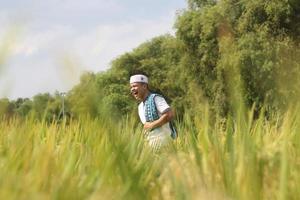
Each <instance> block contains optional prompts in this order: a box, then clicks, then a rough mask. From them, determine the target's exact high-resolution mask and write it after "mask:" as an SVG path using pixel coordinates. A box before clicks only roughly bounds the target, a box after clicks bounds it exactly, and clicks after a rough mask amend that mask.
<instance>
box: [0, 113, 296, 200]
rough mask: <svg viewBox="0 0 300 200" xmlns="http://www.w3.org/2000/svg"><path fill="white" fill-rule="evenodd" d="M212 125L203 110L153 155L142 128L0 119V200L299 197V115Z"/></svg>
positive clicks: (248, 116)
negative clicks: (171, 141) (169, 145)
mask: <svg viewBox="0 0 300 200" xmlns="http://www.w3.org/2000/svg"><path fill="white" fill-rule="evenodd" d="M252 115H253V114H252V112H251V111H247V112H244V113H240V114H239V115H236V117H235V118H230V119H228V120H227V122H226V124H224V125H223V126H219V125H216V124H219V123H215V124H211V123H210V121H209V120H208V119H209V112H208V110H206V112H204V113H202V114H201V115H199V116H196V117H191V115H188V114H186V115H185V117H184V119H183V120H181V121H180V122H177V127H178V132H179V138H178V139H177V140H176V141H174V142H173V145H172V146H171V147H169V148H168V149H163V150H161V151H160V152H156V153H154V152H152V151H151V149H149V148H148V146H147V145H146V144H144V140H143V138H142V135H141V127H140V126H139V125H138V124H137V122H136V121H135V120H134V119H133V118H130V117H128V118H127V119H124V120H122V121H114V120H109V119H100V118H99V119H90V118H83V119H80V120H76V121H75V120H74V121H63V122H60V123H58V122H53V123H51V124H47V123H45V122H43V121H37V120H35V119H34V118H30V117H29V118H27V119H26V120H25V121H24V120H19V119H17V118H14V119H10V120H1V122H0V198H1V199H300V191H299V185H300V140H299V131H300V119H299V118H300V115H299V109H297V108H295V107H294V108H293V109H291V110H290V111H289V112H287V113H286V114H285V115H284V116H282V117H281V119H278V120H273V121H272V122H271V121H266V120H265V119H264V117H262V116H261V117H259V118H258V119H256V120H252Z"/></svg>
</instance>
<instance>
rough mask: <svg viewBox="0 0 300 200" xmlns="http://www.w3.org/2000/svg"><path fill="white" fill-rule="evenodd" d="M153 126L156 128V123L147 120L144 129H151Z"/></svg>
mask: <svg viewBox="0 0 300 200" xmlns="http://www.w3.org/2000/svg"><path fill="white" fill-rule="evenodd" d="M153 128H154V123H153V122H146V123H145V124H144V129H145V130H148V131H151V130H152V129H153Z"/></svg>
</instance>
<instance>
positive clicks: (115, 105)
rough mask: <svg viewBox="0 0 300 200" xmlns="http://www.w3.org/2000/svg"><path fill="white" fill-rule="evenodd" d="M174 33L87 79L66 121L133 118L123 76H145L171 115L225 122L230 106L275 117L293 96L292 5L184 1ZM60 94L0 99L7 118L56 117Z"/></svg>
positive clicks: (69, 101) (296, 23) (295, 36)
mask: <svg viewBox="0 0 300 200" xmlns="http://www.w3.org/2000/svg"><path fill="white" fill-rule="evenodd" d="M187 3H188V8H187V9H185V10H182V11H181V12H179V13H178V16H177V20H176V23H175V25H174V28H175V30H176V35H175V36H171V35H163V36H159V37H156V38H153V39H152V40H150V41H147V42H145V43H143V44H141V45H140V46H139V47H137V48H136V49H134V50H133V51H131V52H128V53H125V54H123V55H121V56H120V57H118V58H117V59H115V60H113V61H112V63H111V67H110V68H109V69H108V70H107V71H105V72H99V73H91V72H90V73H86V74H84V75H82V77H81V81H80V83H79V84H78V85H76V86H75V87H74V88H73V89H72V90H71V91H69V92H68V93H67V94H66V96H65V97H64V101H65V111H64V112H65V113H66V114H67V115H68V116H72V117H79V116H81V115H90V116H91V117H97V116H102V115H103V116H109V117H122V116H124V115H126V114H130V113H132V112H136V110H135V109H136V102H135V101H134V100H133V99H132V97H131V96H130V94H129V83H128V80H129V77H130V75H131V74H133V73H136V72H144V73H146V74H147V75H148V76H149V77H150V82H151V83H150V85H151V89H152V90H154V91H156V92H159V93H163V94H164V95H165V96H166V97H167V99H168V100H169V101H170V103H171V104H172V106H173V107H174V108H175V110H176V112H177V114H178V116H182V114H183V113H185V111H187V110H189V111H191V113H193V112H195V108H197V107H198V106H199V104H201V103H203V104H205V103H207V104H209V105H210V108H211V111H212V112H213V113H215V114H216V116H220V117H226V116H227V115H228V114H230V113H232V111H233V110H234V106H235V105H236V104H237V103H242V104H243V105H245V106H247V107H252V106H254V109H255V111H256V112H259V111H260V109H261V108H262V107H263V108H264V110H266V111H267V112H268V113H270V112H280V111H281V110H284V109H286V108H287V107H288V105H290V104H291V103H293V102H297V100H298V98H299V97H300V95H299V94H300V87H299V86H300V48H299V46H300V45H299V41H300V1H299V0H269V1H263V0H252V1H247V0H223V1H217V0H188V2H187ZM61 109H62V96H61V95H59V93H57V94H54V95H49V94H38V95H36V96H35V97H33V98H32V99H18V100H16V101H9V100H8V99H2V100H1V101H0V112H1V114H2V115H6V116H14V115H19V116H27V115H29V114H33V115H35V116H37V117H39V118H46V119H47V120H53V119H59V118H61V116H62V115H61V112H62V110H61Z"/></svg>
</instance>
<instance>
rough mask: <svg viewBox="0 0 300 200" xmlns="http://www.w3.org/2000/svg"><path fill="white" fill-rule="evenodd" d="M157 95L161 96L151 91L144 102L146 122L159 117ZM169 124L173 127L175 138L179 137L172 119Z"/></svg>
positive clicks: (172, 134)
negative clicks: (156, 103) (155, 99)
mask: <svg viewBox="0 0 300 200" xmlns="http://www.w3.org/2000/svg"><path fill="white" fill-rule="evenodd" d="M155 96H160V95H159V94H154V93H151V94H150V95H149V96H148V97H147V98H146V100H145V102H144V105H145V117H146V122H153V121H155V120H157V119H158V118H159V115H158V112H157V109H156V105H155V101H154V97H155ZM169 126H170V129H171V137H172V138H173V139H175V138H176V137H177V132H176V129H175V127H174V124H173V122H172V121H170V122H169Z"/></svg>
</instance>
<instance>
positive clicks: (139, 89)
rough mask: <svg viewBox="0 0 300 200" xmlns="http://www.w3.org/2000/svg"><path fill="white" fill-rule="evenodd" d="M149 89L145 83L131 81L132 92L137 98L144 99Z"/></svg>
mask: <svg viewBox="0 0 300 200" xmlns="http://www.w3.org/2000/svg"><path fill="white" fill-rule="evenodd" d="M146 91H147V85H146V84H144V83H131V84H130V92H131V94H132V96H134V98H135V99H137V100H139V101H142V100H143V99H144V96H145V94H146Z"/></svg>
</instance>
